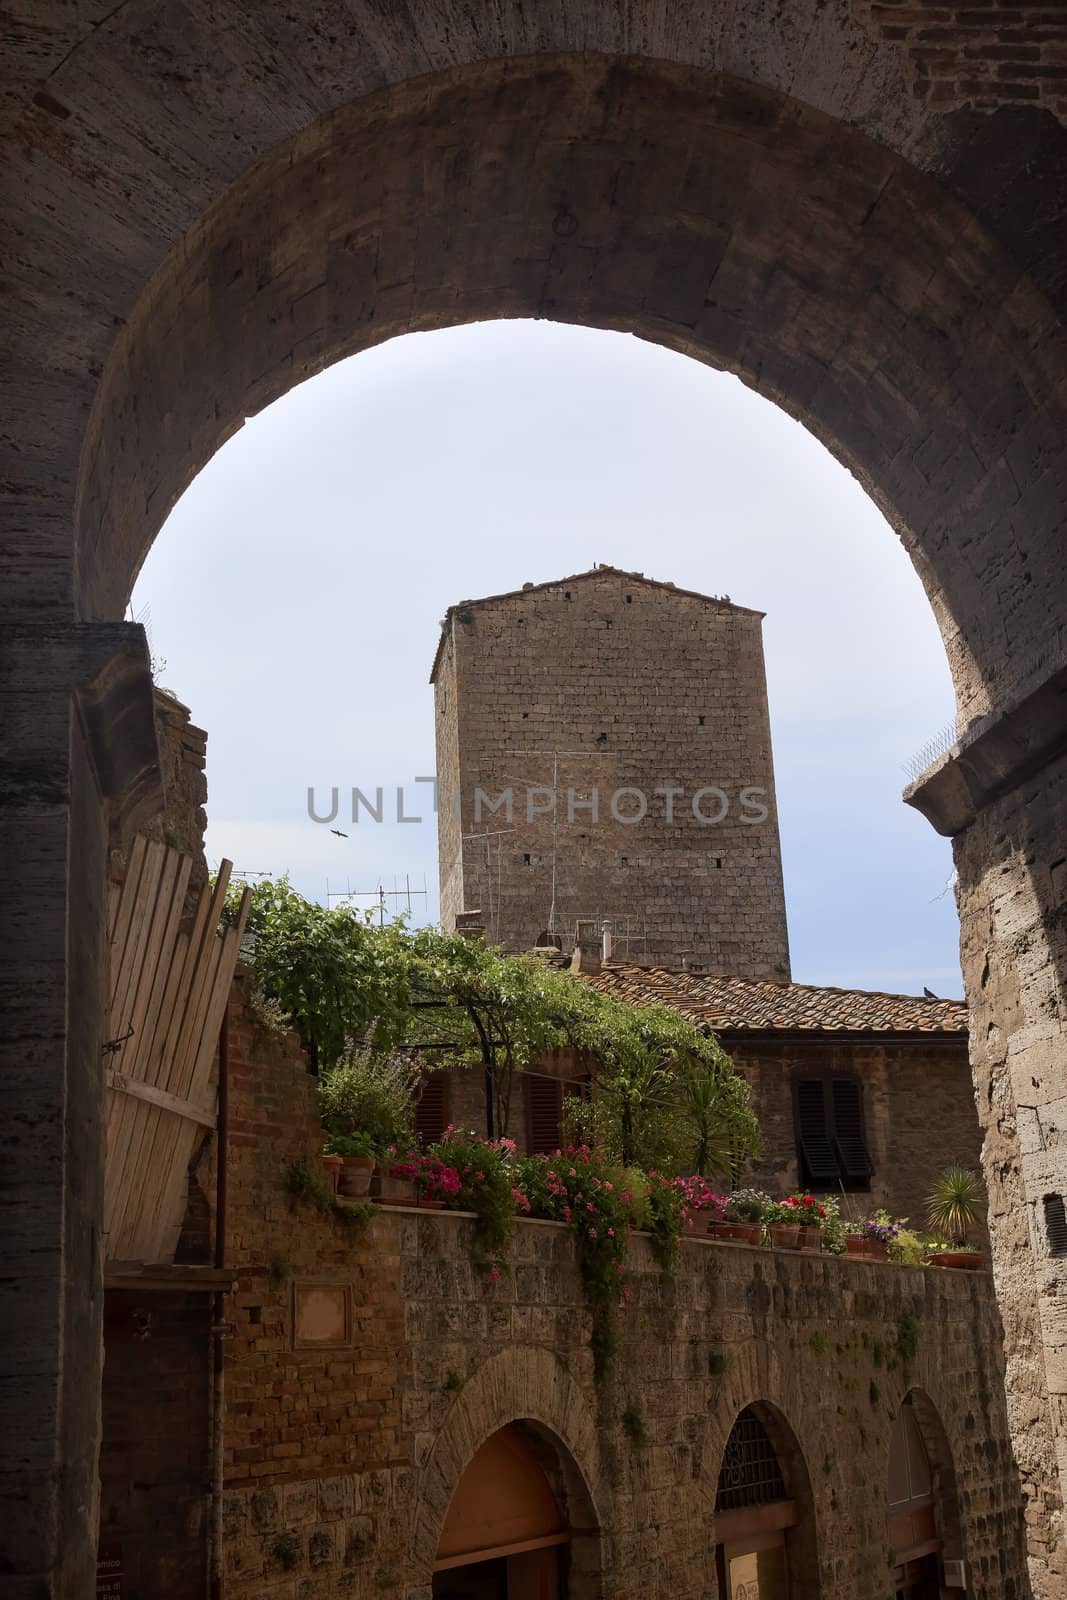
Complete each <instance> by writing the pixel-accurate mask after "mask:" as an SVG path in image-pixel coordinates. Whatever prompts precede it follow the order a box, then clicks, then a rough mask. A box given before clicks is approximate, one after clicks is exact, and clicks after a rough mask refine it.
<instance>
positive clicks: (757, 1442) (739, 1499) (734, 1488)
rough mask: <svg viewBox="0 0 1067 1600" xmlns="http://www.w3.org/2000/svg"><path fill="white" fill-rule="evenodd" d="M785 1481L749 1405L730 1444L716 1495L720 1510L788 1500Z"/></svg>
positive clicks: (730, 1438)
mask: <svg viewBox="0 0 1067 1600" xmlns="http://www.w3.org/2000/svg"><path fill="white" fill-rule="evenodd" d="M786 1499H788V1496H787V1494H786V1488H785V1480H784V1478H783V1477H782V1469H781V1467H780V1466H779V1465H778V1457H777V1456H776V1455H775V1453H774V1446H773V1445H772V1444H771V1441H770V1439H769V1438H768V1436H767V1430H766V1428H765V1427H764V1426H763V1424H762V1422H761V1421H760V1419H759V1418H758V1417H757V1416H756V1413H755V1412H754V1411H752V1410H750V1409H749V1408H748V1407H747V1406H746V1408H745V1410H744V1411H742V1413H741V1415H740V1416H739V1417H738V1419H737V1421H736V1422H735V1423H734V1426H733V1431H732V1432H731V1434H730V1437H729V1439H727V1441H726V1450H725V1453H724V1455H723V1458H722V1470H721V1471H720V1473H719V1487H718V1491H717V1493H716V1496H715V1509H716V1511H739V1510H741V1508H742V1507H745V1506H764V1505H768V1504H769V1503H770V1502H771V1501H772V1500H786Z"/></svg>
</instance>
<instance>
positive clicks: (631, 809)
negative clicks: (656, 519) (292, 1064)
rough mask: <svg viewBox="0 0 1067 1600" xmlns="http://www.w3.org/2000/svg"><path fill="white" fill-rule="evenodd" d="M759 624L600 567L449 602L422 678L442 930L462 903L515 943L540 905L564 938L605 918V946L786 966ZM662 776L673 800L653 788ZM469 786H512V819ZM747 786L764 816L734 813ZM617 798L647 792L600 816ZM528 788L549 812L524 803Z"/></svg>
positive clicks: (489, 792) (771, 973)
mask: <svg viewBox="0 0 1067 1600" xmlns="http://www.w3.org/2000/svg"><path fill="white" fill-rule="evenodd" d="M760 625H761V618H760V615H759V614H758V613H757V612H753V611H745V610H742V609H741V608H739V607H733V606H730V605H729V604H724V603H721V602H718V601H715V600H713V599H707V598H704V597H701V596H695V595H687V594H685V593H683V592H681V591H677V590H674V589H673V588H672V587H671V586H670V585H658V584H657V585H652V584H648V583H643V582H641V581H639V580H637V579H635V578H634V577H632V576H629V575H627V574H625V573H619V572H616V571H614V570H612V569H601V570H598V571H596V572H594V573H592V574H591V575H582V576H581V577H578V578H575V579H569V580H561V582H560V583H558V584H555V583H554V584H548V585H542V586H540V587H539V588H537V589H534V590H532V591H531V592H529V593H520V594H518V595H512V596H504V597H501V598H499V599H492V600H482V601H478V602H474V603H472V605H471V606H470V607H469V608H467V609H464V608H463V607H460V608H458V610H457V611H454V612H453V615H452V619H451V622H450V630H451V631H450V636H449V639H448V640H447V641H446V644H445V648H444V650H443V651H442V656H441V661H440V664H439V667H440V670H439V671H438V673H437V709H438V716H437V739H438V766H439V773H441V774H447V777H448V783H449V784H450V785H451V792H449V791H448V788H446V783H445V781H444V779H442V784H441V801H440V805H441V810H440V817H441V821H440V823H439V827H440V833H441V839H440V843H441V872H442V907H443V912H442V915H443V917H444V919H445V923H446V926H447V925H449V919H450V918H453V917H454V915H455V912H456V910H458V909H467V910H473V909H478V910H480V911H481V913H482V918H483V920H484V922H485V925H486V930H487V937H488V938H489V940H490V942H492V943H494V944H502V945H503V946H504V947H505V949H509V950H524V949H528V948H529V947H530V946H531V945H532V944H533V943H534V942H535V940H536V939H537V937H538V935H539V933H541V931H542V930H544V929H545V928H547V927H548V923H549V919H550V913H551V908H552V906H553V902H554V904H555V927H556V928H557V930H558V931H559V932H561V933H562V935H563V938H564V946H565V948H567V949H569V948H570V947H571V945H572V944H573V940H574V929H575V922H576V919H577V918H578V917H583V916H584V917H592V918H594V919H595V920H596V921H597V923H599V920H600V919H601V918H602V917H608V918H610V919H612V920H613V921H614V923H615V941H616V951H617V953H618V954H620V955H629V956H630V957H631V958H633V959H647V960H653V961H661V962H664V963H666V964H673V965H677V964H679V963H681V962H682V961H683V960H686V959H688V960H690V961H694V962H698V963H700V964H702V965H705V966H710V968H711V969H712V970H713V971H722V972H731V973H740V974H743V975H745V976H751V977H786V976H788V973H789V954H788V942H787V937H786V925H785V898H784V890H783V886H782V868H781V854H780V848H779V841H778V824H777V815H776V811H775V802H774V772H773V765H772V760H771V742H770V723H769V716H768V710H767V691H766V679H765V674H764V666H763V645H762V638H761V632H760ZM457 779H458V783H459V793H460V802H461V813H460V815H461V831H462V834H463V835H464V836H465V837H464V839H463V841H462V907H460V906H458V904H457V891H456V886H455V868H456V862H457V860H458V859H459V855H458V851H459V849H460V841H459V839H458V837H457V830H456V827H455V823H454V820H453V817H452V811H451V808H452V806H453V804H454V799H455V787H454V785H455V781H456V780H457ZM667 786H673V787H675V788H677V789H678V790H680V791H681V793H679V794H678V795H677V796H675V797H671V798H670V799H668V798H667V797H666V796H663V795H659V796H657V795H656V793H655V791H656V790H657V789H662V788H664V787H667ZM479 788H480V789H481V790H482V791H483V792H484V794H485V795H486V796H488V797H489V800H490V801H495V800H496V799H497V797H498V796H499V795H500V794H501V793H502V792H504V791H505V790H508V789H510V790H511V791H512V793H513V797H514V798H513V805H512V811H511V815H510V816H509V815H508V814H507V812H506V811H505V810H500V811H497V812H496V813H493V812H491V811H489V810H488V809H487V807H486V805H485V804H484V803H483V805H482V809H481V813H480V815H479V812H478V809H477V803H476V790H477V789H479ZM709 788H714V789H717V790H720V791H721V792H722V795H723V796H725V815H721V813H722V812H723V810H724V801H723V800H722V799H720V798H719V796H718V795H717V794H713V793H712V794H709V793H706V794H705V795H704V797H703V798H702V799H701V800H699V801H698V802H697V804H698V807H699V809H700V810H701V813H702V815H703V816H704V817H708V818H713V817H716V816H720V817H721V820H719V821H710V822H701V821H699V820H697V818H696V816H695V815H694V810H693V802H694V797H695V796H696V795H697V793H698V791H700V790H707V789H709ZM745 788H751V789H753V790H755V791H759V792H758V795H757V796H756V800H757V801H758V802H759V803H760V804H762V805H763V806H764V807H766V809H767V815H766V818H765V820H763V821H760V822H753V821H746V820H744V819H745V817H746V816H749V817H751V816H752V815H753V810H752V807H751V806H746V805H745V803H744V802H743V800H742V790H743V789H745ZM624 789H633V790H636V791H639V792H640V794H641V795H642V796H644V801H645V804H646V805H647V811H646V812H645V814H644V815H643V816H640V805H641V802H640V801H639V800H638V799H636V798H634V797H633V796H632V795H627V796H621V797H620V798H619V799H618V800H617V802H616V805H615V814H613V811H612V803H611V802H612V797H613V796H614V795H615V794H616V793H617V792H618V791H621V790H624ZM530 790H535V791H538V792H537V793H536V794H535V795H534V798H533V801H532V804H533V807H534V811H535V814H534V815H533V816H532V818H531V816H530V812H529V807H528V796H529V791H530ZM542 790H544V791H548V792H549V794H552V793H554V794H555V796H556V801H555V809H554V812H550V811H548V810H545V811H544V812H543V814H537V808H538V807H542V806H546V805H547V804H548V802H547V801H546V800H545V797H544V795H543V794H542V793H541V792H540V791H542ZM594 791H595V793H596V802H597V812H596V814H595V815H594V814H593V812H592V811H591V810H590V804H591V802H592V798H593V795H594ZM568 792H570V793H571V794H573V800H574V803H573V806H569V805H568ZM672 812H673V820H668V818H669V817H670V816H671V813H672ZM619 816H623V817H634V816H640V820H637V821H633V822H627V821H620V820H618V818H619ZM478 833H482V834H484V835H486V837H484V838H478V837H472V835H477V834H478ZM597 937H598V938H599V934H598V935H597Z"/></svg>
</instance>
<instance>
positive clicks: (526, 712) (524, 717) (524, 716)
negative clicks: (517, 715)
mask: <svg viewBox="0 0 1067 1600" xmlns="http://www.w3.org/2000/svg"><path fill="white" fill-rule="evenodd" d="M529 715H530V713H529V712H528V711H524V712H523V714H522V720H523V722H525V721H526V718H527V717H528V716H529Z"/></svg>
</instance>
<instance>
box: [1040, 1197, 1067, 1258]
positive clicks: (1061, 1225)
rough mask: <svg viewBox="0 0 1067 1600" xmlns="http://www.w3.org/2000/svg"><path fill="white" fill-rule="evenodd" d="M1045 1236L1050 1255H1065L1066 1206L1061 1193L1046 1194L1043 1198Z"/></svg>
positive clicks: (1066, 1237)
mask: <svg viewBox="0 0 1067 1600" xmlns="http://www.w3.org/2000/svg"><path fill="white" fill-rule="evenodd" d="M1043 1204H1044V1211H1045V1236H1046V1238H1047V1239H1048V1253H1049V1255H1050V1256H1067V1208H1065V1207H1064V1204H1063V1196H1062V1194H1047V1195H1046V1196H1045V1199H1044V1202H1043Z"/></svg>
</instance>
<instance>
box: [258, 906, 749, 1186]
mask: <svg viewBox="0 0 1067 1600" xmlns="http://www.w3.org/2000/svg"><path fill="white" fill-rule="evenodd" d="M240 889H241V886H240V885H235V886H234V887H233V889H232V891H231V895H230V897H229V898H228V902H227V905H228V912H229V914H230V915H231V916H232V915H234V914H235V913H236V906H237V901H238V898H239V895H240ZM248 928H249V932H250V933H251V934H252V935H253V936H254V939H255V972H256V984H255V993H256V995H257V997H258V1000H257V1003H259V1004H260V1005H262V1006H263V1007H264V1008H267V1010H268V1013H269V1015H270V1016H271V1018H272V1020H273V1021H274V1022H278V1021H279V1019H289V1020H290V1021H291V1023H292V1025H293V1026H294V1027H296V1028H297V1030H298V1031H299V1033H300V1035H301V1038H302V1040H303V1042H304V1044H305V1046H306V1047H307V1049H308V1051H309V1053H310V1055H311V1057H312V1065H313V1067H315V1068H316V1070H318V1071H319V1072H320V1073H322V1075H323V1078H324V1101H323V1105H324V1112H325V1115H326V1119H327V1121H328V1123H330V1127H331V1131H332V1132H336V1133H354V1132H355V1131H356V1129H357V1128H369V1129H371V1130H372V1131H373V1129H374V1121H373V1119H372V1118H370V1116H369V1113H367V1112H366V1110H365V1109H364V1101H363V1100H361V1099H360V1096H361V1095H363V1093H364V1091H365V1087H366V1084H365V1080H366V1078H367V1074H368V1063H369V1062H372V1061H376V1060H378V1059H380V1058H385V1059H388V1058H389V1057H390V1056H393V1057H395V1055H396V1052H397V1050H398V1048H399V1047H401V1046H403V1045H417V1046H418V1047H419V1059H420V1065H421V1066H423V1067H425V1068H433V1067H435V1066H437V1065H439V1064H441V1063H442V1062H447V1063H448V1065H449V1066H456V1065H463V1064H466V1065H469V1066H472V1067H480V1068H481V1069H482V1070H483V1071H484V1072H485V1073H486V1077H487V1081H488V1083H489V1085H490V1087H491V1093H492V1112H493V1128H494V1132H495V1134H496V1136H497V1137H505V1136H506V1135H507V1133H508V1129H509V1125H510V1121H511V1116H512V1110H513V1101H514V1098H515V1096H514V1086H515V1078H516V1074H517V1073H520V1072H522V1071H523V1070H525V1069H526V1068H528V1067H531V1066H534V1065H536V1064H537V1063H539V1062H541V1061H543V1060H544V1059H545V1058H546V1056H549V1055H550V1054H551V1053H552V1052H554V1051H557V1050H563V1049H566V1050H570V1051H572V1052H575V1053H576V1054H577V1055H578V1056H579V1057H584V1058H586V1059H588V1060H589V1061H590V1063H592V1062H593V1061H596V1062H597V1064H598V1067H597V1073H596V1091H595V1094H594V1096H593V1099H592V1101H591V1102H589V1103H588V1104H586V1105H584V1106H583V1105H582V1104H581V1103H580V1102H577V1101H576V1100H575V1101H573V1102H572V1108H571V1109H572V1110H573V1114H574V1116H575V1117H576V1118H578V1119H579V1120H580V1122H581V1125H580V1127H576V1132H577V1137H576V1138H575V1140H574V1142H575V1143H577V1144H582V1143H587V1144H596V1145H597V1146H598V1147H599V1148H600V1149H601V1150H602V1152H603V1154H604V1156H605V1158H606V1159H607V1160H609V1161H612V1162H616V1163H618V1164H621V1165H622V1166H641V1167H644V1168H645V1169H646V1170H648V1171H656V1172H661V1173H677V1172H681V1171H685V1172H692V1171H694V1170H696V1171H698V1172H700V1173H702V1174H703V1173H706V1172H711V1171H717V1172H721V1173H722V1174H723V1176H725V1177H727V1178H729V1179H731V1180H732V1179H733V1178H734V1177H736V1175H737V1173H738V1172H739V1171H740V1169H741V1167H742V1165H743V1163H744V1162H745V1160H746V1159H747V1158H748V1156H749V1155H751V1154H755V1153H757V1152H758V1150H759V1148H760V1136H759V1128H758V1126H757V1123H756V1120H755V1117H754V1116H753V1114H752V1110H751V1106H750V1104H749V1090H748V1086H747V1084H746V1083H745V1081H744V1079H743V1078H742V1077H741V1076H740V1075H739V1074H738V1073H737V1072H736V1071H735V1070H734V1068H733V1065H732V1063H731V1061H730V1059H729V1057H728V1056H727V1055H726V1054H725V1053H724V1051H723V1049H722V1046H721V1045H720V1044H719V1042H718V1040H717V1039H715V1038H714V1037H713V1036H712V1035H710V1034H708V1033H706V1032H704V1031H702V1030H701V1029H700V1028H698V1027H696V1026H695V1025H694V1024H693V1023H692V1022H690V1021H688V1020H687V1019H686V1018H684V1017H682V1016H680V1015H679V1014H678V1012H676V1011H674V1010H672V1009H671V1008H670V1007H668V1006H661V1005H653V1006H647V1007H635V1006H628V1005H625V1004H623V1003H622V1002H621V1001H618V1000H615V999H613V998H611V997H610V996H608V995H604V994H601V993H600V991H599V990H597V989H594V988H593V987H592V986H591V985H590V984H588V983H585V982H583V981H582V980H581V979H580V978H577V977H574V976H572V975H571V974H570V973H567V972H561V971H559V970H558V969H557V968H555V967H550V966H546V965H545V964H544V963H543V962H542V961H540V960H537V959H534V958H532V957H522V956H508V955H504V954H503V952H502V951H500V950H497V949H494V948H492V947H490V946H487V945H484V944H482V943H479V942H478V941H476V940H472V939H467V938H464V937H462V936H461V935H458V934H444V933H441V932H440V931H439V930H437V929H434V928H421V929H418V930H416V931H414V932H410V931H408V930H407V929H406V928H404V927H403V926H402V925H401V924H399V923H391V924H388V925H386V926H385V927H380V926H378V925H377V924H375V923H374V922H373V921H372V920H370V918H369V916H366V915H363V914H361V913H359V912H357V911H355V910H353V909H352V907H350V906H345V905H341V906H336V907H325V906H321V905H318V904H316V903H315V902H314V901H310V900H306V899H304V897H303V896H302V895H300V894H298V893H297V892H296V891H295V890H294V889H293V888H292V887H291V886H290V884H289V883H288V881H287V880H286V879H285V878H282V879H279V880H278V881H277V882H274V881H271V880H270V879H262V880H260V881H259V882H257V883H256V885H255V886H254V888H253V890H252V904H251V909H250V912H249V919H248ZM394 1066H395V1063H394ZM342 1069H351V1070H350V1071H349V1072H348V1073H347V1074H346V1073H344V1072H343V1071H342ZM396 1070H397V1072H398V1076H402V1074H401V1073H400V1071H399V1069H396ZM335 1073H337V1074H339V1076H337V1077H336V1079H335V1078H334V1076H333V1075H334V1074H335ZM357 1079H358V1080H359V1081H358V1082H357V1081H356V1080H357ZM334 1084H335V1085H336V1087H331V1085H334ZM409 1087H410V1084H409ZM331 1096H332V1098H331ZM404 1136H405V1130H404V1129H397V1130H396V1132H395V1133H394V1134H392V1135H391V1136H389V1137H388V1139H387V1143H397V1144H401V1143H403V1142H404ZM383 1137H384V1135H383Z"/></svg>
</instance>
